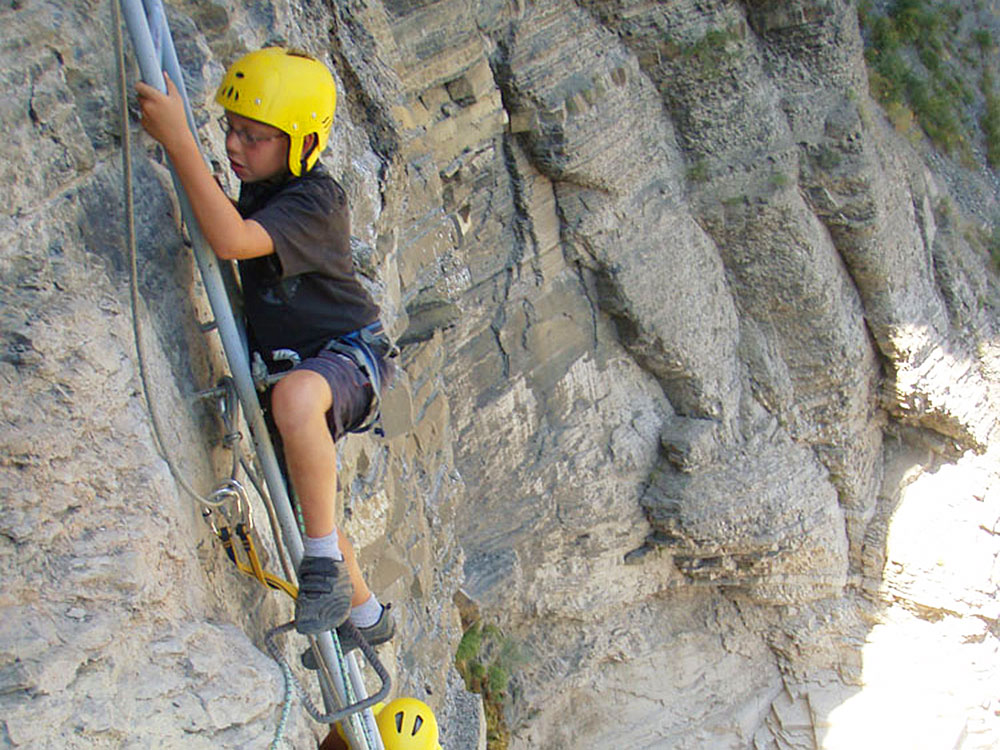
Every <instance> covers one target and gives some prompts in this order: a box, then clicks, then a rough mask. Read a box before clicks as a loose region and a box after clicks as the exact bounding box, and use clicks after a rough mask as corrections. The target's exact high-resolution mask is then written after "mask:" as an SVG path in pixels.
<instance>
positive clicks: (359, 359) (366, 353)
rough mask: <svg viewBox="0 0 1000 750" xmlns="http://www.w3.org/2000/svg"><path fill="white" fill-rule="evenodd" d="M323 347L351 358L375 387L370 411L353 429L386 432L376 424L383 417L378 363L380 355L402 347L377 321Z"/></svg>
mask: <svg viewBox="0 0 1000 750" xmlns="http://www.w3.org/2000/svg"><path fill="white" fill-rule="evenodd" d="M323 348H324V349H325V350H327V351H331V352H335V353H336V354H340V355H342V356H344V357H347V358H348V359H349V360H351V361H352V362H353V363H354V364H355V366H356V367H357V368H358V369H359V370H361V372H362V373H364V375H365V377H366V378H368V385H369V387H370V388H371V389H372V398H371V401H370V402H369V404H368V412H367V413H366V414H365V416H364V417H363V418H362V419H361V421H360V423H359V425H358V426H357V427H352V428H351V429H350V431H351V432H366V431H368V430H371V429H373V428H374V431H375V433H376V434H377V435H383V434H384V433H383V432H382V429H381V427H377V426H376V425H377V424H378V423H379V421H380V420H381V418H382V369H381V368H380V367H379V364H378V363H379V360H380V359H382V360H384V359H386V358H389V357H395V356H396V355H397V354H398V353H399V349H397V348H396V346H395V345H394V344H393V343H392V342H391V341H390V340H389V337H388V336H386V335H385V332H384V331H383V330H382V323H381V322H379V321H375V322H374V323H372V324H371V325H367V326H365V327H364V328H361V329H359V330H357V331H352V332H351V333H348V334H345V335H343V336H338V337H337V338H335V339H332V340H331V341H330V342H329V343H328V344H327V345H326V346H325V347H323Z"/></svg>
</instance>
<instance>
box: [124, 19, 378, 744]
mask: <svg viewBox="0 0 1000 750" xmlns="http://www.w3.org/2000/svg"><path fill="white" fill-rule="evenodd" d="M111 3H112V7H113V9H114V14H115V15H114V26H115V48H116V53H117V56H118V76H119V83H120V95H121V110H122V134H121V136H122V161H123V172H124V182H125V185H126V191H125V206H126V215H127V216H126V220H127V231H128V237H127V241H128V244H129V249H130V255H131V280H132V284H131V291H132V306H133V330H134V333H135V337H136V348H137V350H138V358H139V369H140V375H141V380H142V387H143V391H144V394H145V397H146V401H147V404H148V405H149V406H150V418H151V421H152V423H153V433H154V437H155V440H156V442H157V447H158V450H159V452H160V454H161V455H162V456H163V458H164V460H165V461H166V463H167V466H168V468H169V470H170V472H171V474H172V475H173V477H174V479H175V480H176V481H177V483H178V485H180V486H181V487H182V488H183V490H184V491H185V492H186V493H187V494H189V495H190V496H192V497H193V498H195V499H196V500H198V502H200V503H201V504H202V505H203V506H204V508H205V511H203V515H205V516H206V521H209V522H210V525H212V526H213V528H214V529H215V530H216V534H217V536H219V538H220V540H221V541H222V542H223V546H224V548H225V549H226V553H227V555H228V556H229V557H230V560H232V561H233V562H234V563H235V564H236V566H237V568H238V569H239V570H240V571H241V572H244V573H247V574H248V575H252V576H253V577H255V578H257V579H258V580H260V581H261V582H262V583H264V584H265V585H267V586H269V587H272V588H276V589H278V590H281V591H283V592H285V593H287V594H289V595H290V596H294V593H293V592H295V591H296V589H295V586H294V584H292V583H290V582H289V581H288V580H284V579H281V578H278V577H277V576H274V575H272V574H269V573H267V572H265V571H264V570H263V567H262V566H261V563H260V558H259V555H258V554H257V551H256V545H255V544H254V542H253V524H252V517H251V516H250V513H249V508H250V504H249V500H248V498H247V495H246V491H245V488H244V486H243V485H242V484H241V483H240V482H239V481H238V480H237V469H238V467H242V468H243V469H244V471H245V473H246V475H247V477H248V478H249V480H250V482H251V483H252V484H253V485H254V488H255V489H256V490H257V491H258V494H260V495H261V497H262V499H263V500H264V505H265V507H267V509H268V514H269V518H270V520H271V524H272V531H273V532H274V536H275V541H276V543H277V547H278V549H279V554H280V550H281V547H282V544H281V542H283V543H284V548H285V550H286V551H287V553H288V556H289V557H290V559H291V565H289V563H288V561H286V560H285V559H284V557H283V556H282V565H283V567H284V568H285V570H286V576H287V577H288V578H289V579H290V578H292V577H293V576H292V575H291V573H290V570H294V569H295V566H297V564H298V562H299V561H300V560H301V559H302V556H303V546H302V536H301V531H300V529H299V525H298V523H297V520H296V518H295V514H294V512H293V510H292V507H291V502H290V500H289V497H288V490H287V487H286V485H285V481H284V477H283V476H282V473H281V469H280V467H279V464H278V460H277V457H276V454H275V451H274V447H273V445H272V444H271V440H270V436H269V434H268V430H267V425H266V423H265V421H264V416H263V413H262V412H261V409H260V403H259V401H258V400H257V392H256V387H255V383H254V379H253V377H252V375H251V371H250V366H249V353H248V351H247V347H246V343H245V341H246V338H245V336H244V335H243V332H242V330H241V328H240V326H239V325H238V324H237V322H236V319H235V317H234V315H233V311H232V307H231V305H230V300H229V296H228V292H227V289H226V285H225V283H224V280H223V277H222V273H221V271H220V267H219V263H218V261H217V259H216V257H215V255H214V253H213V252H212V251H211V249H210V248H209V247H208V245H207V243H206V241H205V239H204V237H203V236H202V234H201V231H200V228H199V227H198V224H197V222H196V221H194V220H193V218H192V216H193V215H192V212H191V206H190V203H189V201H188V198H187V195H186V193H185V191H184V189H183V186H182V185H181V184H180V182H179V180H178V179H177V175H176V173H174V171H173V169H172V168H171V176H172V178H173V181H174V189H175V192H176V194H177V197H178V201H179V203H180V207H181V213H182V216H183V218H184V221H185V224H186V226H187V229H188V235H189V238H190V240H191V245H192V249H193V253H194V257H195V261H196V263H197V265H198V268H199V272H200V274H201V278H202V282H203V284H204V288H205V293H206V295H207V297H208V299H209V303H210V304H211V307H212V313H213V315H214V318H215V320H214V328H215V330H216V331H217V332H218V334H219V338H220V340H221V342H222V347H223V351H224V352H225V355H226V360H227V362H228V365H229V369H230V372H231V378H230V379H229V380H228V381H227V382H225V383H224V384H222V385H220V386H218V387H217V388H216V389H213V390H212V392H211V393H212V394H213V395H220V394H221V395H222V398H223V399H225V400H226V403H225V404H223V405H222V406H221V407H220V412H221V413H222V415H223V420H224V421H225V422H226V444H227V446H228V447H229V448H230V449H231V450H232V452H233V461H232V471H231V474H230V477H229V478H228V479H227V480H226V481H224V482H223V483H222V484H221V485H220V486H219V487H218V488H217V489H216V490H215V491H213V492H212V493H211V494H209V495H208V496H207V497H206V496H202V495H201V494H200V493H198V492H197V491H196V490H194V488H192V487H191V485H190V484H189V483H188V482H187V481H186V480H185V478H184V477H183V475H182V474H181V472H180V471H179V470H178V468H177V466H176V464H175V463H174V461H173V460H172V459H171V458H170V455H169V451H168V445H167V443H166V441H165V440H164V430H163V429H162V426H161V424H160V422H159V418H158V415H157V413H156V409H155V408H153V400H152V398H151V388H150V387H149V382H148V380H149V377H148V372H147V368H146V367H145V362H144V356H143V353H142V352H143V345H142V344H143V342H142V331H141V325H140V323H139V310H140V300H139V292H138V281H137V278H138V274H137V270H136V255H137V253H136V249H135V248H136V233H135V214H134V199H133V197H132V184H133V179H132V167H131V150H130V140H129V122H128V114H127V109H126V102H127V89H126V75H125V63H124V44H123V40H122V35H121V25H122V20H123V18H124V22H125V25H126V27H127V28H128V31H129V35H130V38H131V41H132V46H133V49H134V51H135V54H136V60H137V62H138V64H139V69H140V73H141V76H142V79H143V80H144V81H145V82H146V83H148V84H150V85H152V86H154V87H156V88H158V89H159V90H160V91H166V86H165V81H164V78H163V70H164V69H165V70H166V72H167V73H168V74H169V75H170V77H171V79H172V80H173V81H174V83H175V84H176V85H177V88H178V90H179V92H180V94H181V97H182V98H183V100H184V108H185V113H186V115H187V120H188V126H189V127H190V128H191V130H192V132H196V128H195V125H194V119H193V116H192V111H191V107H190V104H189V102H188V98H187V92H186V89H185V86H184V78H183V74H182V71H181V68H180V63H179V61H178V59H177V54H176V51H175V48H174V44H173V40H172V38H171V35H170V29H169V27H168V26H167V21H166V14H165V12H164V9H163V4H162V0H111ZM119 3H120V4H119ZM232 394H235V397H234V396H232ZM237 399H238V403H239V404H242V406H243V415H244V419H245V421H246V424H247V426H248V427H249V430H250V436H251V439H252V442H253V448H254V453H255V456H256V465H257V466H259V468H260V471H261V473H262V475H263V485H265V486H266V490H265V487H264V486H262V484H261V482H260V481H259V480H258V477H257V475H256V472H254V471H251V470H250V467H249V465H248V464H247V462H246V461H245V459H244V458H243V457H242V455H241V451H240V449H239V444H240V438H241V436H240V435H239V432H238V430H236V429H235V426H236V424H237V419H236V414H235V411H236V410H235V407H234V404H235V403H237ZM217 517H222V518H224V519H225V520H226V523H225V524H221V525H220V524H219V523H217V521H216V518H217ZM234 535H235V537H236V539H237V540H239V542H240V545H241V547H242V550H243V553H244V554H245V555H246V558H247V562H243V561H242V560H241V559H240V556H239V554H238V553H237V548H236V544H235V542H234V541H233V536H234ZM227 545H228V546H227ZM293 628H294V623H287V624H286V625H282V626H279V627H278V628H275V629H274V630H272V631H271V632H270V633H269V634H268V636H267V638H266V639H265V640H266V642H267V643H268V650H269V651H270V652H271V655H272V656H273V657H275V658H276V659H277V661H278V662H279V665H280V666H281V667H282V673H283V675H284V676H285V687H286V700H285V703H284V705H283V709H282V718H281V721H280V722H279V725H278V731H277V733H276V735H275V738H274V742H273V743H272V745H271V747H272V750H277V748H278V747H279V745H280V743H281V742H282V736H283V733H284V730H285V726H286V724H287V719H288V710H289V707H290V698H291V693H292V688H293V687H294V688H296V689H297V690H298V692H299V693H300V695H302V696H303V705H304V706H305V707H306V709H307V710H308V711H309V713H310V715H312V716H313V718H314V719H316V720H317V721H321V722H324V723H332V722H335V721H342V724H343V725H344V727H345V733H346V735H347V738H348V744H349V745H350V746H351V748H352V750H383V744H382V741H381V738H380V736H379V732H378V729H377V727H376V725H375V719H374V716H373V715H372V712H371V710H370V708H371V706H372V705H374V704H375V703H377V702H378V701H380V700H383V699H384V698H385V697H386V696H387V695H388V693H389V686H390V680H389V675H388V673H387V672H386V671H385V669H384V667H383V666H382V665H381V663H380V662H379V660H378V657H377V655H376V654H375V652H374V650H373V649H372V648H371V647H370V646H369V645H368V644H367V643H365V641H364V638H362V637H361V636H360V634H354V635H355V636H356V638H357V640H358V643H359V644H362V646H361V648H360V651H361V652H362V654H363V655H364V657H365V659H366V660H367V661H368V663H369V664H370V665H371V666H372V668H373V669H374V670H375V672H376V674H377V675H378V677H379V679H380V680H381V681H382V685H381V688H380V689H379V691H378V692H377V693H376V694H375V695H373V696H371V697H370V698H368V697H365V696H366V686H365V682H364V679H363V677H362V675H361V671H360V668H359V665H358V662H357V659H356V658H355V653H354V652H351V653H350V654H347V655H346V656H345V655H344V654H343V653H342V651H341V649H340V643H339V641H338V640H337V637H336V635H335V633H333V632H326V633H322V634H320V635H318V636H313V637H310V639H309V640H310V643H311V645H312V648H313V652H314V654H316V655H317V657H318V658H317V662H318V665H319V667H320V669H319V670H318V675H319V687H320V691H321V693H322V696H323V701H324V704H325V705H326V708H327V712H326V713H320V712H319V711H318V710H317V709H316V708H315V706H314V705H312V701H311V700H310V699H309V698H308V694H307V693H306V691H305V690H304V689H303V688H302V686H301V685H299V684H298V682H297V681H295V679H294V675H292V673H291V670H290V669H289V668H288V665H287V664H285V663H284V662H283V661H282V660H281V659H280V651H279V650H278V649H277V648H276V647H275V646H274V642H273V639H274V637H275V636H276V635H278V634H281V633H285V632H288V631H289V630H291V629H293ZM276 654H277V655H276ZM310 707H311V709H312V710H310Z"/></svg>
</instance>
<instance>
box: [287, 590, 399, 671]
mask: <svg viewBox="0 0 1000 750" xmlns="http://www.w3.org/2000/svg"><path fill="white" fill-rule="evenodd" d="M391 606H392V605H391V604H386V605H385V606H383V607H382V614H381V616H379V618H378V621H377V622H376V623H375V624H374V625H371V626H370V627H367V628H357V627H356V628H353V629H352V628H347V627H344V625H341V626H340V627H338V628H337V637H338V639H339V640H340V650H341V651H342V652H343V653H344V654H348V653H350V652H351V651H353V650H354V649H356V648H358V642H357V641H356V640H355V638H354V631H355V630H357V631H358V632H359V633H361V637H362V638H364V639H365V640H366V641H367V642H368V645H369V646H379V645H381V644H383V643H386V642H387V641H390V640H392V637H393V636H394V635H396V620H395V618H393V616H392V613H391V612H389V607H391ZM300 658H301V660H302V666H303V667H305V668H306V669H316V656H315V655H314V654H313V650H312V649H311V648H309V649H306V650H305V651H303V652H302V656H301V657H300Z"/></svg>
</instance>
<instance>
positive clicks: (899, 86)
mask: <svg viewBox="0 0 1000 750" xmlns="http://www.w3.org/2000/svg"><path fill="white" fill-rule="evenodd" d="M961 14H962V11H961V10H960V9H958V8H957V7H956V6H954V5H952V4H951V3H948V2H943V1H942V2H935V0H894V2H892V3H891V4H890V5H889V7H888V9H887V11H886V14H885V15H878V14H876V13H875V12H874V11H873V9H872V3H871V2H870V0H863V2H861V4H860V5H859V7H858V18H859V19H860V21H861V28H862V30H863V32H864V36H865V59H866V61H867V63H868V74H869V83H870V86H871V91H872V94H873V95H874V96H875V98H876V99H877V100H878V101H879V102H880V103H881V104H882V106H883V108H884V109H885V111H886V114H887V115H888V116H889V118H890V120H891V121H892V122H893V124H894V125H895V127H896V128H897V129H898V130H900V131H901V132H904V133H905V132H910V131H911V128H912V127H913V125H914V124H916V125H919V127H920V129H921V130H922V131H923V132H924V133H925V134H926V135H927V137H928V138H930V140H931V141H932V142H933V143H934V145H935V146H936V147H937V148H939V149H941V150H942V151H944V152H945V153H948V154H956V153H958V154H959V155H960V156H962V157H963V158H966V159H970V158H971V149H970V145H969V143H970V138H971V137H972V136H973V135H974V131H975V129H976V127H977V125H978V127H979V128H980V130H981V132H982V134H983V135H984V136H985V138H986V141H987V148H988V149H989V148H995V149H996V153H995V155H994V156H991V157H990V164H991V166H997V164H998V163H1000V105H998V104H997V103H996V101H995V100H996V98H997V97H996V95H995V93H994V91H993V84H992V81H988V80H985V79H987V75H986V74H987V73H988V72H989V67H988V66H989V65H990V64H991V63H990V59H991V57H992V53H993V49H994V45H993V40H992V38H991V36H990V34H989V32H987V31H983V30H979V31H976V32H974V33H973V34H972V35H971V38H970V39H968V40H966V41H963V40H961V39H960V38H959V37H958V35H957V32H956V29H957V28H958V23H959V21H960V19H961ZM960 66H966V67H967V66H978V67H979V72H980V75H981V76H982V78H983V79H984V80H982V81H981V85H980V92H981V93H982V95H983V96H984V97H985V101H986V114H984V115H983V116H982V117H981V118H980V120H979V122H978V123H976V122H974V119H975V118H971V117H969V116H968V114H967V113H968V112H969V111H970V109H971V107H972V105H973V104H974V103H975V100H976V93H975V91H973V90H972V88H971V87H970V86H969V85H968V84H967V83H966V82H965V79H964V78H963V77H962V75H961V73H962V70H961V69H960ZM991 102H992V103H991ZM991 143H992V144H993V146H991V145H990V144H991ZM994 159H996V160H997V161H994Z"/></svg>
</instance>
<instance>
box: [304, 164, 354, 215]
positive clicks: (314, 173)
mask: <svg viewBox="0 0 1000 750" xmlns="http://www.w3.org/2000/svg"><path fill="white" fill-rule="evenodd" d="M291 182H292V183H298V184H299V185H300V186H301V188H300V189H303V190H308V191H315V192H317V193H319V194H323V195H325V196H326V198H327V199H328V200H329V201H330V202H331V203H333V204H334V205H337V206H346V205H347V193H346V192H345V191H344V188H343V187H342V186H341V184H340V183H339V182H337V180H335V179H334V177H333V175H331V174H330V173H329V172H328V171H327V170H326V167H324V166H323V164H322V163H320V162H316V165H315V166H314V167H313V168H312V169H310V170H309V171H308V172H306V173H305V174H303V175H301V176H300V177H295V178H293V179H292V180H291Z"/></svg>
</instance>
